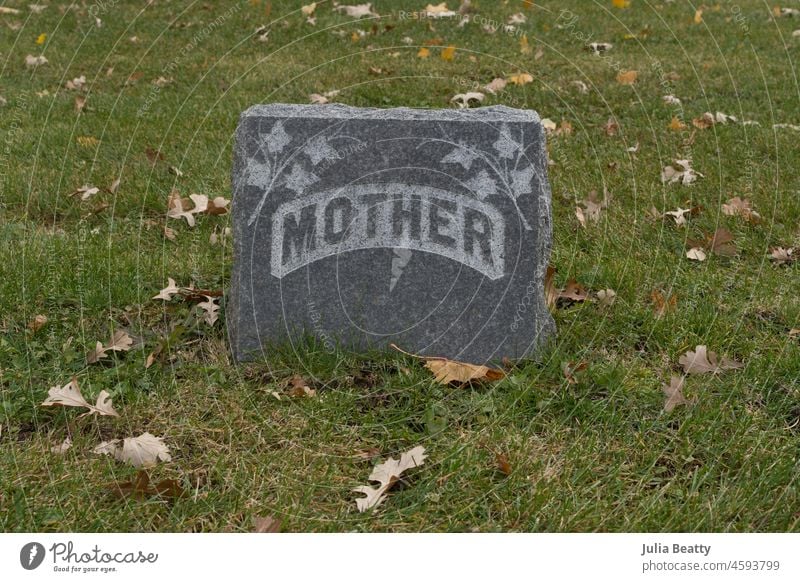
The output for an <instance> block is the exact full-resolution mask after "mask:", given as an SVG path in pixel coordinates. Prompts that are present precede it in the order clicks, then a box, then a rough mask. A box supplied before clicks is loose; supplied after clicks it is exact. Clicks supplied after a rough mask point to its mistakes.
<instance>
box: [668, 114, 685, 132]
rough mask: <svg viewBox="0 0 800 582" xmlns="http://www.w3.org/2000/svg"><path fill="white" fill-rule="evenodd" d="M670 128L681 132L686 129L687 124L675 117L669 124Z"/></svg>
mask: <svg viewBox="0 0 800 582" xmlns="http://www.w3.org/2000/svg"><path fill="white" fill-rule="evenodd" d="M669 128H670V129H671V130H672V131H681V130H683V129H686V124H685V123H684V122H682V121H681V120H680V119H678V118H677V117H673V118H672V121H670V122H669Z"/></svg>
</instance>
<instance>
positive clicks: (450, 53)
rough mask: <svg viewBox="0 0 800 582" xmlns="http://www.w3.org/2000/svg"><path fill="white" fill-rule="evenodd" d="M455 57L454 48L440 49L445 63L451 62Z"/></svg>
mask: <svg viewBox="0 0 800 582" xmlns="http://www.w3.org/2000/svg"><path fill="white" fill-rule="evenodd" d="M455 56H456V47H454V46H449V47H447V48H446V49H442V59H443V60H445V61H452V60H453V57H455Z"/></svg>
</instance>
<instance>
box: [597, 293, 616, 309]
mask: <svg viewBox="0 0 800 582" xmlns="http://www.w3.org/2000/svg"><path fill="white" fill-rule="evenodd" d="M597 300H598V301H599V303H600V306H601V307H611V306H612V305H614V302H615V301H616V300H617V292H616V291H614V290H613V289H602V290H600V291H598V292H597Z"/></svg>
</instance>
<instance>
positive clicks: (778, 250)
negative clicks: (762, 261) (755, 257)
mask: <svg viewBox="0 0 800 582" xmlns="http://www.w3.org/2000/svg"><path fill="white" fill-rule="evenodd" d="M769 255H770V256H769V258H770V259H771V260H773V261H775V264H776V265H788V264H789V263H793V262H794V261H796V260H797V257H795V256H794V249H791V248H789V249H785V248H783V247H775V248H773V249H770V251H769Z"/></svg>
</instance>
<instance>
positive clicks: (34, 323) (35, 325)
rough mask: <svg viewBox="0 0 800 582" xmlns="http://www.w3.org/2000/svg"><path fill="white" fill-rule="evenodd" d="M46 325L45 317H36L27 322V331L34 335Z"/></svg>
mask: <svg viewBox="0 0 800 582" xmlns="http://www.w3.org/2000/svg"><path fill="white" fill-rule="evenodd" d="M46 323H47V316H46V315H36V316H34V318H33V319H31V320H30V321H29V322H28V329H29V330H31V331H32V332H33V333H36V332H37V331H39V330H40V329H42V328H43V327H44V325H45V324H46Z"/></svg>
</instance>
